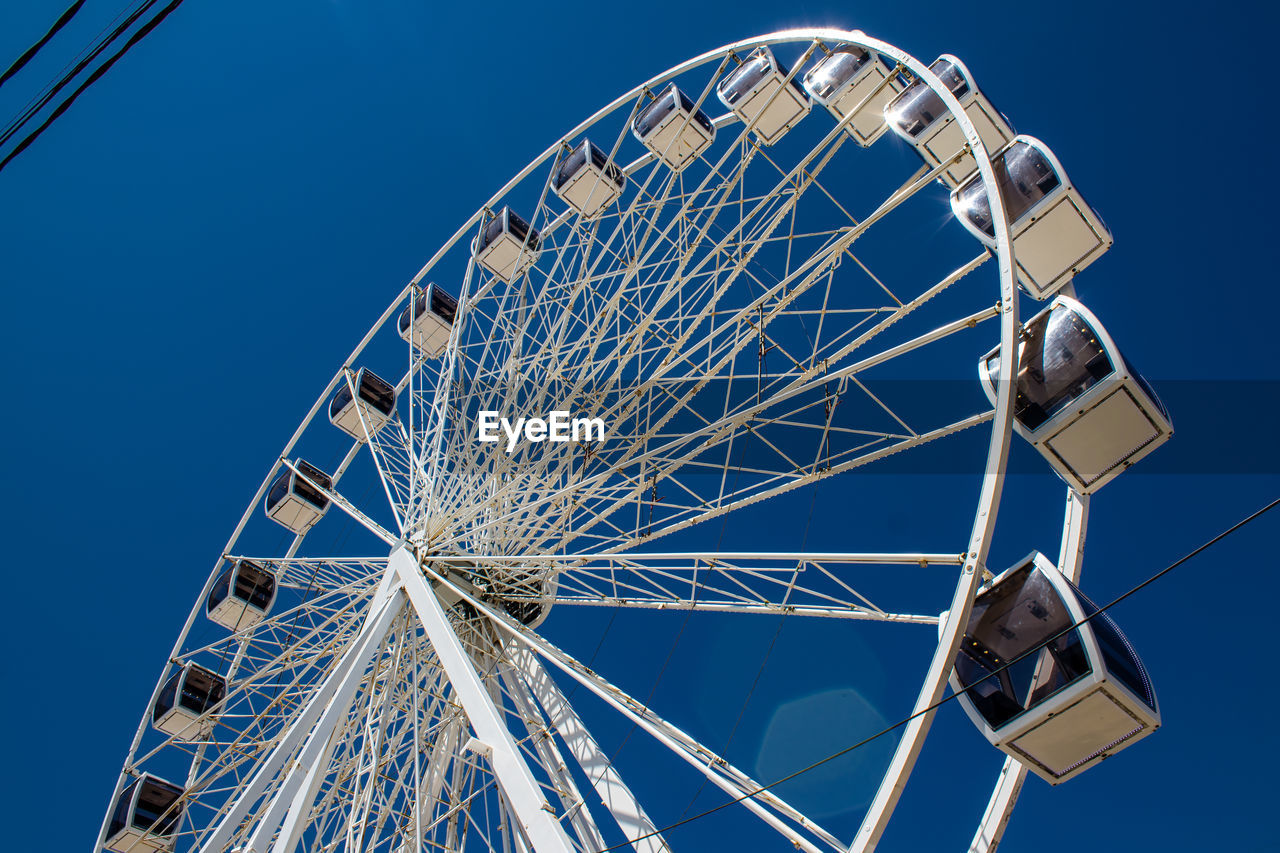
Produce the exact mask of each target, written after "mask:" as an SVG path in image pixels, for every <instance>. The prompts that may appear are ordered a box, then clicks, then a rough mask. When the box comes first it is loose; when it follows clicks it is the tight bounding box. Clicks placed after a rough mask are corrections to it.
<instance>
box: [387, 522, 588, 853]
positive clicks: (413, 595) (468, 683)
mask: <svg viewBox="0 0 1280 853" xmlns="http://www.w3.org/2000/svg"><path fill="white" fill-rule="evenodd" d="M391 568H392V570H393V571H395V572H396V573H397V574H398V575H399V578H400V583H401V584H403V587H404V590H405V592H407V593H408V595H409V600H410V601H411V602H412V604H413V608H414V610H415V611H416V612H417V614H418V618H419V619H420V620H422V626H423V629H424V630H425V631H426V634H427V638H428V639H429V640H430V641H431V646H432V648H433V649H434V650H435V653H436V657H438V658H439V660H440V666H441V667H442V668H443V669H444V672H445V674H446V675H447V676H448V678H449V682H450V684H451V685H452V687H453V689H454V692H455V693H456V695H457V697H458V702H459V703H460V704H461V705H462V707H463V709H464V710H465V711H466V713H467V718H468V719H469V720H470V722H471V728H472V730H473V731H474V732H475V736H476V739H477V740H479V741H480V742H482V743H483V744H484V745H485V746H487V747H488V748H489V750H490V754H489V761H490V763H491V765H492V768H493V775H494V777H495V778H496V779H497V780H498V784H499V785H500V786H501V788H502V792H503V794H504V795H505V796H506V799H507V802H509V803H510V804H511V809H512V811H513V812H514V815H515V817H516V819H517V820H519V821H520V825H521V827H522V828H523V829H524V832H525V834H526V835H527V836H528V837H529V841H530V842H531V843H532V844H533V848H534V849H535V850H536V851H538V853H572V851H573V849H574V848H573V844H572V842H570V840H569V836H568V835H567V834H565V831H564V827H562V826H561V825H560V823H559V821H557V820H556V819H555V817H554V816H553V815H552V813H551V806H550V803H548V802H547V799H546V797H545V796H543V793H542V790H541V789H540V788H539V786H538V782H537V780H536V779H534V777H533V773H532V771H530V770H529V766H528V765H527V764H525V762H524V759H523V758H521V757H520V750H519V747H518V746H517V745H516V742H515V740H514V739H513V738H512V737H511V732H510V731H508V730H507V727H506V724H505V722H504V721H503V719H502V714H501V712H499V710H498V709H497V707H496V706H495V705H494V704H493V698H492V697H491V696H490V695H489V692H488V691H487V690H486V689H485V686H484V682H482V681H481V680H480V676H479V674H478V673H477V672H476V670H475V668H474V667H473V666H472V665H471V658H470V656H469V655H468V654H467V652H466V649H464V648H463V646H462V641H461V640H459V639H458V635H457V634H456V633H454V630H453V628H452V627H450V625H449V619H448V617H447V616H446V615H445V611H444V607H443V606H442V605H441V604H440V600H439V599H438V598H436V595H435V593H434V592H432V591H431V587H430V586H428V585H427V580H426V578H425V577H424V576H423V574H422V570H421V569H420V568H419V566H418V560H417V558H416V557H414V555H413V553H412V552H411V551H409V550H408V548H406V547H401V548H398V549H396V550H395V551H393V552H392V554H391Z"/></svg>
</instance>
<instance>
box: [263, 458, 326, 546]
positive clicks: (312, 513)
mask: <svg viewBox="0 0 1280 853" xmlns="http://www.w3.org/2000/svg"><path fill="white" fill-rule="evenodd" d="M297 468H298V471H297V472H295V471H294V470H293V469H291V468H289V467H288V466H285V468H284V470H283V471H281V472H280V476H279V477H277V478H276V481H275V482H274V483H272V484H271V490H270V491H268V492H267V498H266V501H265V502H264V507H265V509H266V511H267V516H268V517H269V518H270V519H271V520H272V521H274V522H276V523H277V524H280V525H282V526H284V527H287V528H289V529H290V530H292V531H293V532H294V533H297V534H303V533H306V532H307V531H308V530H310V529H311V527H312V525H314V524H315V523H316V522H317V521H319V520H320V518H321V517H322V516H323V515H324V514H325V511H326V510H328V509H329V499H328V498H327V497H325V495H324V493H323V492H321V491H320V490H319V489H317V488H316V486H319V487H320V488H321V489H328V488H329V487H330V486H332V485H333V480H331V479H330V478H329V475H328V474H326V473H324V472H323V471H321V470H320V469H319V468H317V467H315V466H314V465H312V464H311V463H309V462H304V461H303V460H301V459H299V460H298V462H297ZM299 473H300V474H301V475H302V476H299ZM304 478H305V479H304ZM307 480H310V481H311V482H310V483H308V482H307ZM312 484H314V485H312Z"/></svg>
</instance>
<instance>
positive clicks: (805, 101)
mask: <svg viewBox="0 0 1280 853" xmlns="http://www.w3.org/2000/svg"><path fill="white" fill-rule="evenodd" d="M716 95H718V96H719V98H720V102H721V103H722V104H724V105H725V106H726V107H728V108H729V109H730V110H732V111H733V114H734V115H736V116H737V117H738V119H739V120H740V121H741V122H742V123H743V124H745V125H747V126H748V127H750V128H751V132H752V133H754V134H755V135H756V138H757V139H759V140H760V141H761V142H762V143H764V144H765V145H772V144H773V143H775V142H777V141H778V140H779V139H781V138H782V137H783V135H784V134H786V132H787V131H788V130H790V129H791V128H793V127H795V126H796V125H797V124H798V123H799V122H800V119H802V118H804V117H805V116H807V115H808V114H809V108H810V102H809V96H808V95H807V94H805V91H804V89H802V88H801V87H800V82H799V81H798V80H796V79H795V78H792V79H791V80H790V81H788V80H787V68H786V66H785V65H783V64H782V63H780V62H778V60H777V59H775V58H774V55H773V52H772V51H771V50H769V48H767V47H763V46H761V47H758V48H756V49H755V50H754V51H753V52H752V53H751V55H750V56H748V57H747V60H746V62H744V63H742V64H741V65H739V66H738V67H737V68H735V69H734V70H733V71H732V72H730V73H729V74H728V76H726V77H725V78H724V79H723V80H721V81H720V82H719V84H717V86H716Z"/></svg>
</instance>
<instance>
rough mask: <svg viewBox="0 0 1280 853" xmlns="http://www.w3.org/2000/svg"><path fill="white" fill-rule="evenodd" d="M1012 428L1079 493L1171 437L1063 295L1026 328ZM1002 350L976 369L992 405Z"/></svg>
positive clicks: (1156, 410) (1147, 390)
mask: <svg viewBox="0 0 1280 853" xmlns="http://www.w3.org/2000/svg"><path fill="white" fill-rule="evenodd" d="M1020 338H1021V340H1020V341H1019V354H1018V373H1017V377H1016V380H1015V381H1016V383H1017V391H1016V393H1017V397H1016V400H1015V403H1014V429H1015V430H1017V431H1018V433H1019V434H1020V435H1021V436H1022V437H1023V438H1025V439H1026V440H1027V441H1029V442H1031V444H1032V446H1033V447H1035V448H1036V450H1038V451H1040V453H1041V455H1043V456H1044V457H1045V459H1047V460H1048V461H1049V464H1050V465H1052V466H1053V469H1054V470H1055V471H1057V472H1058V474H1059V475H1060V476H1061V477H1062V478H1063V479H1064V480H1066V481H1067V483H1068V484H1070V486H1071V487H1072V488H1073V489H1075V490H1076V491H1077V492H1079V493H1080V494H1090V493H1091V492H1095V491H1097V490H1098V489H1100V488H1102V487H1103V486H1104V485H1106V484H1107V483H1109V482H1111V480H1113V479H1115V478H1116V477H1117V476H1119V475H1120V473H1121V472H1123V471H1124V470H1125V469H1126V468H1128V467H1129V466H1130V465H1132V464H1133V463H1135V462H1137V461H1138V460H1139V459H1141V458H1143V457H1144V456H1146V455H1147V454H1148V453H1150V452H1151V451H1153V450H1155V449H1156V448H1157V447H1159V446H1160V445H1161V444H1164V443H1165V442H1166V441H1168V440H1169V438H1170V437H1171V436H1172V435H1173V426H1172V424H1171V422H1170V420H1169V413H1168V412H1167V411H1165V408H1164V406H1163V405H1162V404H1161V403H1160V399H1159V398H1158V397H1157V396H1156V394H1155V391H1153V390H1152V388H1151V386H1150V385H1148V384H1147V383H1146V381H1145V380H1144V379H1143V378H1142V377H1141V376H1140V375H1139V374H1138V372H1137V371H1136V370H1134V369H1133V367H1132V366H1131V365H1130V364H1129V362H1128V361H1126V360H1125V358H1124V356H1123V355H1122V354H1121V352H1120V350H1119V349H1118V348H1117V347H1116V345H1115V342H1114V341H1113V340H1112V339H1111V336H1110V335H1108V334H1107V331H1106V329H1104V328H1103V327H1102V324H1101V323H1099V322H1098V319H1097V318H1096V317H1094V316H1093V314H1092V313H1091V312H1090V311H1089V310H1088V309H1087V308H1085V307H1084V306H1083V305H1081V304H1080V303H1079V302H1077V301H1076V300H1074V299H1071V298H1069V297H1066V296H1059V297H1057V298H1056V299H1054V300H1053V302H1052V303H1051V304H1050V305H1049V307H1048V308H1046V309H1045V310H1043V311H1041V312H1040V313H1039V314H1037V315H1036V316H1034V317H1032V318H1031V319H1030V320H1029V321H1027V323H1026V324H1025V325H1024V326H1023V327H1022V332H1021V335H1020ZM999 370H1000V351H999V347H997V348H996V349H994V350H992V351H991V352H989V353H987V354H986V355H985V356H983V358H982V360H981V361H980V363H979V365H978V372H979V374H980V375H981V377H982V383H983V388H984V390H985V391H986V393H987V397H988V398H989V399H990V400H991V402H992V403H993V404H994V403H995V400H996V389H995V381H996V378H997V376H998V374H999Z"/></svg>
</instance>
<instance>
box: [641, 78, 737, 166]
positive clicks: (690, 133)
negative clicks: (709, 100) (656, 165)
mask: <svg viewBox="0 0 1280 853" xmlns="http://www.w3.org/2000/svg"><path fill="white" fill-rule="evenodd" d="M631 133H632V134H633V135H634V136H635V138H636V139H637V140H639V141H640V144H641V145H643V146H644V147H645V148H648V149H649V150H650V151H651V152H653V154H654V156H656V157H657V158H658V159H659V160H661V161H662V162H663V163H665V164H666V165H667V168H669V169H671V170H672V171H673V172H679V171H680V170H681V169H683V168H684V167H685V166H687V165H689V163H690V162H692V161H693V160H694V159H696V158H697V157H698V156H700V155H701V154H702V152H703V151H706V150H707V148H709V147H710V146H711V143H712V142H714V141H715V138H716V129H715V125H713V124H712V123H711V119H709V118H708V117H707V114H706V113H704V112H703V111H702V110H700V109H697V108H695V107H694V103H693V99H692V98H690V97H689V96H688V95H686V94H685V93H684V92H682V91H680V89H679V88H677V87H676V84H675V83H672V84H671V85H670V86H669V87H667V90H666V91H665V92H663V93H662V94H661V95H659V96H658V97H657V98H655V99H654V100H653V101H652V102H650V103H649V104H648V105H647V106H646V107H645V108H644V109H642V110H640V112H638V113H636V117H635V119H633V120H632V122H631Z"/></svg>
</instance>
